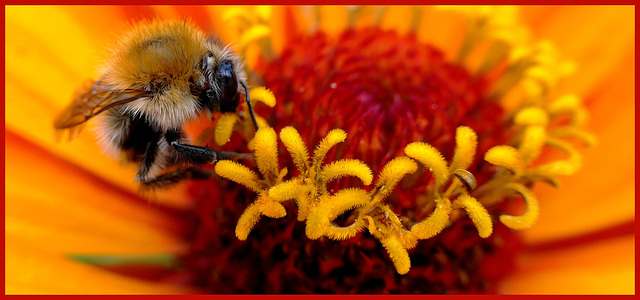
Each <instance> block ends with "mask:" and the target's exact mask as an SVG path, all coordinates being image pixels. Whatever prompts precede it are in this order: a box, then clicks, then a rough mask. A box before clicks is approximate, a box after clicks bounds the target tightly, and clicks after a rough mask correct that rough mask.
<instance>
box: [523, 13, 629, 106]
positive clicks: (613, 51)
mask: <svg viewBox="0 0 640 300" xmlns="http://www.w3.org/2000/svg"><path fill="white" fill-rule="evenodd" d="M522 12H523V13H522V16H523V19H524V20H525V21H526V22H527V23H528V24H530V25H531V29H532V31H533V32H534V34H533V35H534V36H536V37H544V38H545V39H548V40H551V41H552V42H553V43H554V44H555V45H556V46H557V47H558V49H560V50H561V53H562V55H563V56H564V57H566V58H569V59H572V60H574V61H575V62H576V63H577V64H578V70H577V72H576V73H575V74H574V75H573V76H572V78H571V80H570V85H568V86H567V88H569V89H570V90H572V91H573V92H577V93H578V94H584V91H587V90H589V89H590V87H592V86H593V85H595V84H597V83H598V82H599V81H600V80H602V79H606V78H607V77H608V76H609V74H611V71H613V69H612V68H614V67H615V66H617V65H619V64H620V63H621V62H625V59H626V57H627V56H626V54H627V53H629V52H633V51H634V45H635V31H634V28H635V26H634V23H635V21H634V19H635V15H634V14H635V10H634V7H633V6H552V7H542V8H541V7H535V6H524V7H522ZM594 16H597V17H594ZM576 24H581V25H580V26H575V25H576ZM626 63H628V64H629V65H631V66H633V64H631V63H630V62H629V61H626Z"/></svg>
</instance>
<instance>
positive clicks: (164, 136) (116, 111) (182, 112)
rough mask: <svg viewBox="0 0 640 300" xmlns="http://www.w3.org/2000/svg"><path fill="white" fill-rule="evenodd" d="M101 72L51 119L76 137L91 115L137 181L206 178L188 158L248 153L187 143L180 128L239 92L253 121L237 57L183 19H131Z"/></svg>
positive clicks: (232, 104)
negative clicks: (134, 172) (131, 167)
mask: <svg viewBox="0 0 640 300" xmlns="http://www.w3.org/2000/svg"><path fill="white" fill-rule="evenodd" d="M101 74H102V75H101V76H100V77H99V78H98V79H97V80H89V81H88V82H86V83H85V84H84V85H83V86H81V87H80V88H78V90H76V92H75V94H74V95H73V97H72V102H71V103H70V104H69V105H68V106H67V107H66V109H65V110H64V111H62V112H61V113H60V115H59V116H58V117H57V118H56V119H55V121H54V127H55V128H56V129H58V130H68V131H69V134H70V137H75V136H76V134H77V133H78V132H79V131H80V129H81V128H82V126H83V125H84V124H85V122H87V121H88V120H90V119H92V118H93V117H96V121H97V132H98V135H99V137H100V143H101V145H102V147H103V149H104V150H105V152H106V153H108V154H112V155H115V156H119V157H121V158H123V159H124V160H125V161H127V162H132V163H136V164H140V167H139V170H138V172H137V175H136V178H135V180H136V181H137V182H139V183H140V184H141V185H142V186H143V187H152V188H153V187H161V186H165V185H170V184H173V183H176V182H179V181H181V180H183V179H186V178H207V177H208V176H209V175H210V173H209V172H208V171H206V170H204V169H201V168H197V167H195V166H194V165H202V164H207V163H214V162H216V161H218V160H220V159H241V158H249V157H251V155H248V154H240V153H234V152H219V151H216V150H213V149H210V148H207V147H200V146H194V145H191V144H189V141H188V139H187V138H186V136H185V134H184V132H183V126H184V125H185V124H186V123H187V122H189V121H191V120H194V119H196V118H198V117H199V116H200V115H202V114H207V115H209V116H211V114H212V113H214V112H234V111H235V110H236V108H237V107H238V104H239V102H240V99H241V97H242V96H244V98H245V100H246V102H247V105H248V108H249V113H250V116H251V119H252V121H253V124H254V126H255V127H256V129H257V128H258V124H257V122H256V119H255V116H254V113H253V109H252V108H251V101H250V99H249V92H248V88H247V84H246V77H247V76H246V74H245V72H244V63H243V62H242V61H241V60H240V58H239V57H238V56H237V55H236V54H234V53H233V52H232V51H231V49H230V47H229V46H226V45H224V44H222V43H221V42H219V41H218V40H216V39H214V38H211V37H209V36H207V35H206V34H204V33H203V32H202V31H200V30H199V29H197V28H196V27H195V26H194V25H193V24H191V23H190V22H188V21H162V20H154V21H144V22H141V23H138V24H137V25H136V26H135V27H134V28H133V29H132V30H131V31H130V32H128V33H127V34H125V35H124V36H123V37H122V38H121V39H120V40H119V41H118V42H117V43H116V45H115V46H114V47H113V51H112V53H111V55H110V57H109V58H108V60H107V61H106V64H105V66H104V67H103V69H102V72H101Z"/></svg>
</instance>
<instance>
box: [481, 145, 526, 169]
mask: <svg viewBox="0 0 640 300" xmlns="http://www.w3.org/2000/svg"><path fill="white" fill-rule="evenodd" d="M484 159H485V160H486V161H488V162H489V163H491V164H493V165H496V166H500V167H504V168H507V169H509V170H511V171H513V172H514V173H515V175H516V177H517V176H520V175H521V174H522V172H523V171H524V168H525V165H524V162H523V161H522V157H521V156H520V153H519V152H518V150H516V149H515V148H513V147H511V146H504V145H501V146H495V147H493V148H491V149H489V151H487V153H485V155H484Z"/></svg>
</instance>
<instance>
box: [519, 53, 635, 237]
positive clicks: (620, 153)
mask: <svg viewBox="0 0 640 300" xmlns="http://www.w3.org/2000/svg"><path fill="white" fill-rule="evenodd" d="M628 58H629V59H630V61H631V62H633V57H628ZM616 74H617V75H616V76H612V78H613V79H614V80H611V81H608V82H605V83H603V87H598V86H596V87H594V89H595V91H594V93H593V94H594V96H593V98H589V99H593V100H594V101H593V102H592V103H591V105H590V107H589V111H590V114H591V118H590V119H591V120H590V122H589V123H588V128H589V130H590V131H591V132H592V133H594V134H595V135H596V136H597V137H598V144H597V145H596V146H595V147H593V148H588V149H585V150H584V151H581V152H582V154H583V167H582V169H580V170H579V171H578V172H577V173H576V174H574V175H572V176H570V177H566V178H560V180H559V181H560V184H561V187H560V188H559V189H553V188H551V187H549V186H544V185H542V186H539V187H538V188H536V190H535V193H536V195H538V199H539V200H540V218H539V220H538V222H537V223H536V224H535V225H534V226H533V227H532V228H531V229H529V230H527V231H525V232H524V234H525V237H526V238H527V240H528V242H530V243H539V242H544V241H548V240H554V239H557V238H560V237H563V236H571V235H580V234H583V233H586V232H589V231H594V230H598V229H600V228H606V227H610V226H614V225H616V224H619V223H623V222H626V221H628V220H633V219H634V212H635V179H634V178H635V169H634V165H635V163H634V162H635V152H634V149H635V132H634V128H635V103H634V97H633V95H634V88H635V81H634V69H633V64H628V63H625V66H624V67H619V68H617V71H616ZM558 220H562V222H558Z"/></svg>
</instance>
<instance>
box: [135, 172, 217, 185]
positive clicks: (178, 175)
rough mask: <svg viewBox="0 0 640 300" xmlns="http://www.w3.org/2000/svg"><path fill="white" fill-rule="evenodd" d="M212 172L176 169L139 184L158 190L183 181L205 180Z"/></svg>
mask: <svg viewBox="0 0 640 300" xmlns="http://www.w3.org/2000/svg"><path fill="white" fill-rule="evenodd" d="M211 175H213V172H211V171H209V170H205V169H200V168H194V167H191V168H186V169H178V170H175V171H173V172H169V173H166V174H162V175H159V176H156V177H154V178H148V179H146V180H144V181H142V182H141V184H142V187H143V188H159V187H164V186H168V185H172V184H175V183H178V182H180V181H182V180H185V179H207V178H209V177H211Z"/></svg>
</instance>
